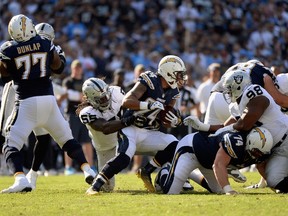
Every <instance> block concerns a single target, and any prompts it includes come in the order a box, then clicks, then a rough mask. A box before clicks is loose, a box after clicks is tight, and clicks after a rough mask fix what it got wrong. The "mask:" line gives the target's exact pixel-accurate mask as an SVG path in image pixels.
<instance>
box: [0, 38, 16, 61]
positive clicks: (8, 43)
mask: <svg viewBox="0 0 288 216" xmlns="http://www.w3.org/2000/svg"><path fill="white" fill-rule="evenodd" d="M16 44H17V42H16V41H6V42H5V43H3V44H2V45H1V47H0V59H1V60H4V59H6V60H10V58H9V57H8V56H6V55H4V54H3V52H4V51H5V50H6V49H7V48H9V47H11V46H13V45H16Z"/></svg>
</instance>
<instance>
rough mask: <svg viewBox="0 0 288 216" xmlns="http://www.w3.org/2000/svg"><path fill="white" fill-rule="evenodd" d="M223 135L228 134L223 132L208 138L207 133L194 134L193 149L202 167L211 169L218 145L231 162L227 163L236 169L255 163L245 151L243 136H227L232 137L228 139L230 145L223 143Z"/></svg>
mask: <svg viewBox="0 0 288 216" xmlns="http://www.w3.org/2000/svg"><path fill="white" fill-rule="evenodd" d="M225 134H228V133H227V132H224V133H222V134H219V135H217V136H209V135H208V133H204V132H199V133H197V134H195V136H194V138H193V149H194V153H195V155H196V157H197V159H198V161H199V162H200V164H201V165H202V166H203V167H205V168H207V169H212V166H213V163H214V160H215V157H216V154H217V152H218V150H219V147H220V145H221V146H222V148H223V149H224V151H225V152H226V153H227V154H228V155H229V156H230V157H231V161H230V163H229V164H231V165H234V166H236V167H238V168H243V167H246V166H249V165H252V164H254V163H255V162H256V161H255V160H254V159H252V158H251V157H250V156H249V154H248V153H247V151H246V150H245V140H246V139H245V137H246V136H245V134H242V133H240V132H239V133H231V134H229V135H230V136H232V138H230V140H232V142H230V143H226V142H225V141H224V139H223V137H224V135H225Z"/></svg>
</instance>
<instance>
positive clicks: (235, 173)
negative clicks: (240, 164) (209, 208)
mask: <svg viewBox="0 0 288 216" xmlns="http://www.w3.org/2000/svg"><path fill="white" fill-rule="evenodd" d="M227 172H228V177H229V178H232V179H233V180H234V181H235V182H238V183H244V182H246V181H247V178H246V177H245V176H244V175H243V174H242V173H241V172H240V171H239V170H238V169H235V168H231V167H227Z"/></svg>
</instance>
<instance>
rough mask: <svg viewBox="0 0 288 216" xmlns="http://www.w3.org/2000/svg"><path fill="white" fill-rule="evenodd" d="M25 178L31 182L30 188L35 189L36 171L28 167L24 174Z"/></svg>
mask: <svg viewBox="0 0 288 216" xmlns="http://www.w3.org/2000/svg"><path fill="white" fill-rule="evenodd" d="M26 178H27V180H28V182H29V183H30V184H31V187H32V190H35V189H36V181H37V178H38V174H37V172H35V171H33V170H32V169H30V171H29V172H28V173H27V175H26Z"/></svg>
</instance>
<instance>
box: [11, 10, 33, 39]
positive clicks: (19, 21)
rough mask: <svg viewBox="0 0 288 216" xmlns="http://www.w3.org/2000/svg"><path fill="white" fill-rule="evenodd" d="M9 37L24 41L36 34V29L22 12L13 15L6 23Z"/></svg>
mask: <svg viewBox="0 0 288 216" xmlns="http://www.w3.org/2000/svg"><path fill="white" fill-rule="evenodd" d="M8 32H9V35H10V37H11V38H12V39H13V40H15V41H17V42H24V41H28V40H30V39H31V38H32V37H35V36H36V30H35V28H34V24H33V22H32V20H31V19H29V18H28V17H27V16H25V15H23V14H19V15H16V16H13V17H12V19H11V20H10V22H9V24H8Z"/></svg>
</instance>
